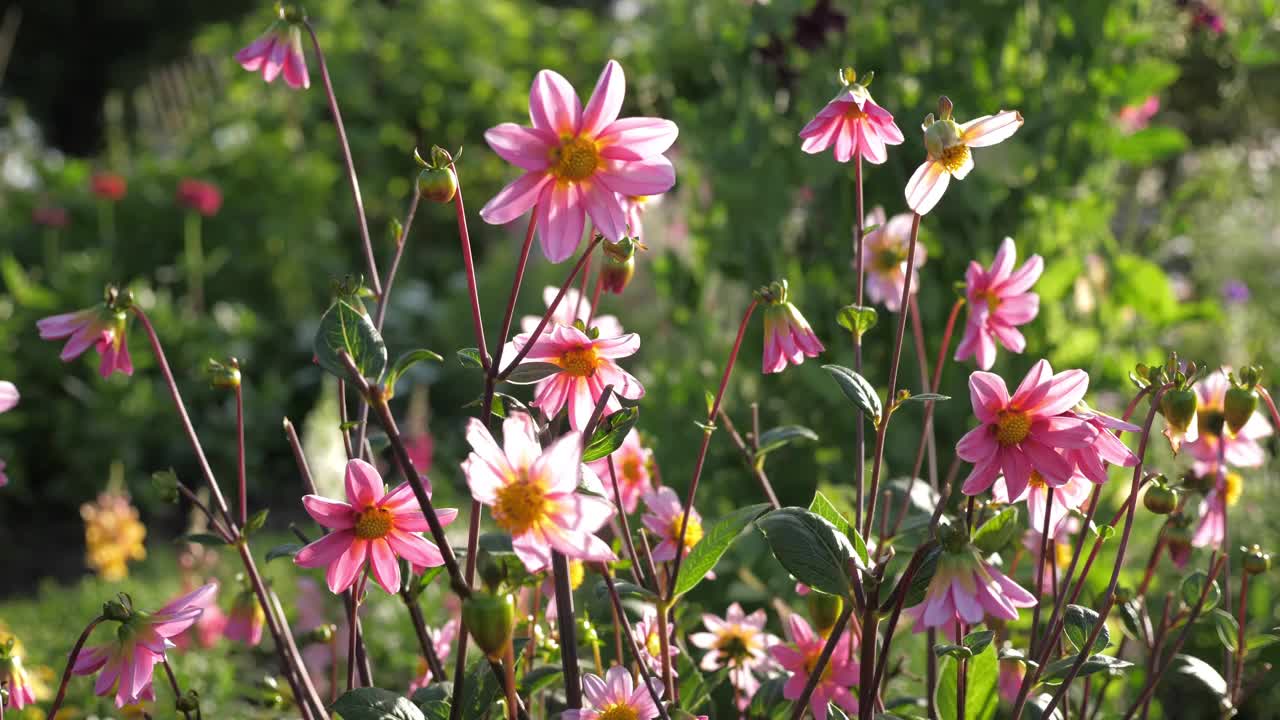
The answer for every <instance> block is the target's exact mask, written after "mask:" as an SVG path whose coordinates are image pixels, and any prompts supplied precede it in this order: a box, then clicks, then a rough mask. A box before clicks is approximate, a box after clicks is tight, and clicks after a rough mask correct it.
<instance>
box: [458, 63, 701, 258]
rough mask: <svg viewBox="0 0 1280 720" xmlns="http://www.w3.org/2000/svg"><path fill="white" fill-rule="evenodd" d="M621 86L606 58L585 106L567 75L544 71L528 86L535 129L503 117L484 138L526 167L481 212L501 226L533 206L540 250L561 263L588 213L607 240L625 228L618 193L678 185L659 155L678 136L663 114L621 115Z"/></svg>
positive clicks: (505, 156)
mask: <svg viewBox="0 0 1280 720" xmlns="http://www.w3.org/2000/svg"><path fill="white" fill-rule="evenodd" d="M625 92H626V80H625V79H624V76H623V72H622V66H621V65H619V64H618V63H617V62H616V61H613V60H610V61H609V62H608V64H606V65H605V67H604V72H602V73H601V74H600V80H599V81H598V82H597V83H596V89H595V91H594V92H593V93H592V94H591V100H590V101H588V102H587V107H586V109H585V110H584V109H583V108H582V104H581V103H580V102H579V101H578V96H577V94H576V93H575V92H574V90H573V86H572V85H570V84H569V81H568V80H566V79H564V77H563V76H561V75H560V74H559V73H557V72H555V71H552V70H541V71H539V72H538V74H537V75H536V76H535V77H534V79H533V87H532V89H531V90H530V92H529V117H530V119H531V120H532V121H533V127H531V128H530V127H521V126H519V125H516V124H515V123H502V124H501V125H498V126H496V127H492V128H489V130H488V131H487V132H485V134H484V139H485V141H486V142H487V143H489V147H491V148H493V151H494V152H495V153H497V154H498V155H499V156H500V157H502V159H504V160H506V161H507V162H509V163H511V164H513V165H515V166H517V167H519V168H521V169H522V170H524V171H525V173H524V174H523V175H521V176H520V177H519V178H518V179H517V180H516V181H515V182H513V183H511V184H510V185H507V186H506V187H505V188H503V189H502V191H501V192H499V193H498V194H497V195H495V196H494V197H493V199H491V200H490V201H489V202H488V203H487V204H486V205H485V206H484V208H482V209H481V210H480V217H482V218H484V221H485V222H487V223H490V224H492V225H503V224H506V223H509V222H511V221H512V220H515V219H516V218H517V217H519V216H521V215H523V214H524V213H525V212H526V211H527V210H529V209H530V208H532V207H534V206H535V205H536V206H537V208H536V210H535V214H534V222H535V223H536V225H537V233H538V239H539V240H540V241H541V244H542V252H543V254H544V255H546V257H547V259H548V260H550V261H551V262H560V261H562V260H564V259H565V258H568V257H569V256H570V255H572V254H573V253H574V251H575V250H577V248H578V245H579V243H580V242H581V241H582V231H583V229H584V228H585V225H586V219H587V217H588V216H589V217H590V218H591V222H592V224H593V225H595V228H596V229H597V230H599V231H600V232H601V233H602V234H603V235H604V236H605V238H606V239H607V240H609V241H610V242H617V241H618V240H620V239H621V238H622V236H623V235H625V234H626V232H627V220H626V213H625V212H624V210H623V207H622V201H621V199H620V198H619V196H620V195H622V196H626V195H657V194H660V193H664V192H666V191H667V190H670V189H671V187H672V185H674V184H675V178H676V176H675V168H674V167H672V165H671V161H670V160H668V159H667V158H666V157H665V156H664V155H663V153H664V152H666V150H667V148H669V147H671V144H672V143H673V142H675V139H676V135H677V132H678V131H677V129H676V125H675V123H673V122H671V121H670V120H663V119H661V118H648V117H635V118H623V119H621V120H619V119H618V113H619V111H621V110H622V97H623V95H624V94H625Z"/></svg>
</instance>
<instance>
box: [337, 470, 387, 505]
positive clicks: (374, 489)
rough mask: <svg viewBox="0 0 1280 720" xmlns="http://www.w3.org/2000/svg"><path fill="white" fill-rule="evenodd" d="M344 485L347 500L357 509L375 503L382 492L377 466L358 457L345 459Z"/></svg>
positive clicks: (380, 497)
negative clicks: (345, 486)
mask: <svg viewBox="0 0 1280 720" xmlns="http://www.w3.org/2000/svg"><path fill="white" fill-rule="evenodd" d="M346 485H347V502H348V503H349V504H350V505H351V507H352V508H353V509H355V510H357V511H358V510H360V509H363V508H366V507H369V506H371V505H377V504H378V501H379V500H381V499H382V496H383V494H384V491H383V487H382V476H381V475H379V474H378V470H377V468H375V467H374V466H372V465H370V464H369V463H367V462H365V461H364V460H360V459H355V460H348V461H347V470H346Z"/></svg>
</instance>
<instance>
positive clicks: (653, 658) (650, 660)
mask: <svg viewBox="0 0 1280 720" xmlns="http://www.w3.org/2000/svg"><path fill="white" fill-rule="evenodd" d="M659 628H660V626H659V625H658V611H657V610H655V609H653V608H652V607H649V606H645V609H644V613H643V614H641V615H640V619H639V620H637V621H636V623H635V626H634V627H633V628H632V630H633V632H634V634H635V638H636V642H638V643H639V644H640V651H641V652H642V653H643V654H644V661H645V663H646V664H647V665H648V666H649V669H650V670H652V671H653V672H654V674H661V673H662V632H661V631H660V630H659ZM674 631H675V626H674V625H673V624H672V623H668V624H667V657H670V658H674V657H675V656H677V655H679V654H680V648H679V647H678V646H677V645H676V640H675V635H674ZM675 666H676V662H675V660H672V661H671V668H672V669H671V674H672V675H679V673H677V672H676V671H675Z"/></svg>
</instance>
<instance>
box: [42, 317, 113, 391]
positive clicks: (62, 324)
mask: <svg viewBox="0 0 1280 720" xmlns="http://www.w3.org/2000/svg"><path fill="white" fill-rule="evenodd" d="M127 319H128V314H127V313H126V312H125V311H123V310H113V309H111V308H110V307H107V306H106V305H102V306H99V307H96V308H89V309H87V310H80V311H77V312H71V313H64V314H62V315H54V316H52V317H47V318H44V319H43V320H40V321H39V322H37V323H36V327H37V328H38V329H39V330H40V338H41V339H43V340H62V339H67V344H66V345H65V346H63V348H62V355H61V358H62V361H63V362H70V361H72V360H74V359H75V358H77V357H79V356H80V355H81V353H83V352H84V351H86V350H88V349H89V348H91V347H92V348H94V349H95V350H97V351H98V355H99V356H100V357H101V358H102V362H101V363H100V364H99V366H98V372H99V373H101V375H102V377H104V378H105V377H109V376H110V375H111V373H113V372H116V371H117V370H118V371H120V372H122V373H124V374H125V375H133V361H132V360H130V358H129V343H128V341H127V339H126V337H125V329H126V321H127Z"/></svg>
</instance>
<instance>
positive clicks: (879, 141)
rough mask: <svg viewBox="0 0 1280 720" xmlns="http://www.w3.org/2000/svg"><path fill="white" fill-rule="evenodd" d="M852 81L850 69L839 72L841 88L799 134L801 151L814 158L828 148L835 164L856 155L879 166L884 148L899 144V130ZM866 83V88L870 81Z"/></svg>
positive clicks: (888, 116)
mask: <svg viewBox="0 0 1280 720" xmlns="http://www.w3.org/2000/svg"><path fill="white" fill-rule="evenodd" d="M856 78H857V75H856V74H855V73H854V72H853V69H852V68H846V69H844V70H841V71H840V79H841V81H842V82H844V88H843V89H841V90H840V93H839V94H838V95H836V96H835V97H834V98H833V99H832V100H831V102H829V103H827V105H826V107H824V108H822V109H821V110H819V111H818V114H817V116H816V117H814V118H813V119H812V120H810V121H809V124H808V125H805V126H804V129H802V130H801V131H800V137H802V138H804V143H803V144H801V146H800V149H801V150H804V151H805V152H807V153H810V154H815V153H820V152H822V151H823V150H826V149H827V148H829V147H830V148H833V150H832V153H833V154H834V155H835V158H836V160H838V161H839V162H849V161H850V160H852V159H853V157H854V156H858V155H860V156H862V158H864V159H865V160H866V161H867V162H869V163H874V164H876V165H879V164H881V163H883V162H884V161H885V159H886V158H888V153H887V152H886V151H885V146H886V145H901V144H902V130H900V129H898V126H897V124H896V123H894V122H893V115H890V114H889V111H888V110H885V109H884V108H882V107H880V106H879V105H877V104H876V101H875V100H872V99H871V93H870V92H868V91H867V88H866V87H865V86H863V85H860V84H858V83H857V82H855V80H856ZM867 82H868V84H870V78H868V81H867Z"/></svg>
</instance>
